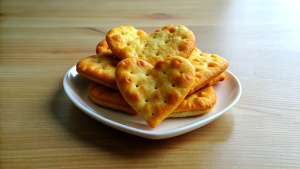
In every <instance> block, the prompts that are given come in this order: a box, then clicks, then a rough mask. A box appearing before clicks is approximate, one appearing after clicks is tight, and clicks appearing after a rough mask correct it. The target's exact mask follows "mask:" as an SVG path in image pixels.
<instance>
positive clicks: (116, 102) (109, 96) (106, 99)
mask: <svg viewBox="0 0 300 169" xmlns="http://www.w3.org/2000/svg"><path fill="white" fill-rule="evenodd" d="M88 95H89V98H90V99H91V101H92V102H94V103H96V104H98V105H102V106H105V107H109V108H112V109H116V110H120V111H124V112H127V113H129V114H137V113H136V111H134V110H133V109H132V108H131V106H130V105H129V104H128V103H127V102H126V101H125V99H124V98H123V97H122V95H121V93H120V91H117V90H113V89H111V88H109V87H105V86H103V85H100V84H98V83H96V82H93V83H91V84H90V85H89V87H88Z"/></svg>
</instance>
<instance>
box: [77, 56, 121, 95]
mask: <svg viewBox="0 0 300 169" xmlns="http://www.w3.org/2000/svg"><path fill="white" fill-rule="evenodd" d="M119 61H120V60H119V59H116V58H114V56H113V54H112V53H102V54H99V55H93V56H89V57H86V58H84V59H82V60H80V61H79V62H78V63H77V65H76V70H77V72H78V73H79V74H80V75H82V76H84V77H86V78H88V79H90V80H92V81H95V82H97V83H100V84H103V85H105V86H108V87H110V88H112V89H116V90H118V86H117V83H116V79H115V70H116V68H115V67H116V66H117V64H118V62H119Z"/></svg>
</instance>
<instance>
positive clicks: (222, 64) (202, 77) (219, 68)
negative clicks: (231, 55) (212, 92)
mask: <svg viewBox="0 0 300 169" xmlns="http://www.w3.org/2000/svg"><path fill="white" fill-rule="evenodd" d="M189 61H190V62H191V63H192V65H193V66H194V68H195V76H196V77H195V83H194V85H193V87H192V88H191V90H190V91H189V94H191V93H193V92H194V91H196V90H198V89H200V88H201V87H203V86H205V85H206V84H207V83H208V82H209V81H211V80H213V79H214V78H216V77H217V76H219V75H220V74H221V73H223V72H224V71H225V70H226V69H227V67H228V62H227V60H226V59H224V58H223V57H221V56H218V55H216V54H210V53H202V52H201V51H200V50H199V49H198V48H195V49H194V50H193V52H192V54H191V55H190V57H189Z"/></svg>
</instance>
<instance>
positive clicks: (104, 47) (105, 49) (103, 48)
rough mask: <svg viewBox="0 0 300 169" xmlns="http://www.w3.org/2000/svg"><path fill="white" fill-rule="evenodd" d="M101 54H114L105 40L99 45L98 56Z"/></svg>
mask: <svg viewBox="0 0 300 169" xmlns="http://www.w3.org/2000/svg"><path fill="white" fill-rule="evenodd" d="M101 53H112V51H111V50H110V48H109V46H108V44H107V41H106V39H103V40H102V41H100V42H99V43H98V44H97V47H96V54H97V55H98V54H101Z"/></svg>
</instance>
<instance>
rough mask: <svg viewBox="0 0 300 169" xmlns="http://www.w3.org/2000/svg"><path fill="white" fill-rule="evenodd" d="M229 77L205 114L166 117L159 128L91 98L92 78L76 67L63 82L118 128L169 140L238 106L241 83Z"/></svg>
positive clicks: (78, 100)
mask: <svg viewBox="0 0 300 169" xmlns="http://www.w3.org/2000/svg"><path fill="white" fill-rule="evenodd" d="M225 75H226V79H225V80H224V81H223V82H221V83H218V84H216V85H214V89H215V91H216V93H217V104H216V105H215V107H214V109H213V110H212V111H210V112H208V113H206V114H204V115H200V116H196V117H188V118H171V119H165V120H164V121H163V122H162V123H161V124H159V125H158V126H157V127H156V128H154V129H153V128H150V127H149V126H148V124H147V123H146V122H145V121H144V120H143V119H142V118H141V117H140V116H138V115H136V116H133V115H128V114H125V113H122V112H120V111H117V110H112V109H109V108H105V107H102V106H99V105H96V104H94V103H92V102H91V101H90V100H89V98H88V93H87V88H88V85H89V83H90V81H89V80H87V79H86V78H84V77H83V76H81V75H79V74H78V73H77V71H76V66H73V67H72V68H71V69H70V70H69V71H68V72H67V73H66V75H65V77H64V81H63V85H64V89H65V92H66V94H67V95H68V97H69V98H70V99H71V100H72V102H73V103H74V104H75V105H76V106H77V107H78V108H79V109H81V110H82V111H84V112H85V113H86V114H88V115H89V116H91V117H93V118H94V119H96V120H98V121H100V122H102V123H104V124H106V125H108V126H110V127H113V128H115V129H118V130H121V131H124V132H127V133H130V134H133V135H137V136H140V137H145V138H149V139H165V138H169V137H174V136H178V135H181V134H184V133H187V132H190V131H192V130H195V129H197V128H199V127H202V126H204V125H205V124H207V123H209V122H211V121H213V120H215V119H216V118H217V117H219V116H220V115H222V114H223V113H225V112H226V111H228V110H229V109H230V108H231V107H232V106H234V105H235V104H236V103H237V101H238V100H239V98H240V96H241V91H242V88H241V84H240V82H239V80H238V79H237V78H236V77H235V75H233V74H232V73H231V72H229V71H226V72H225Z"/></svg>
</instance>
